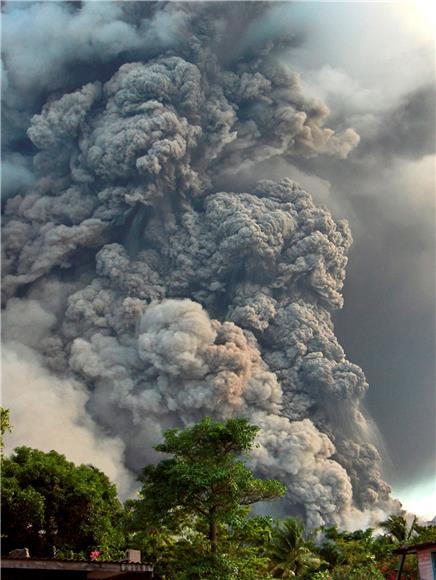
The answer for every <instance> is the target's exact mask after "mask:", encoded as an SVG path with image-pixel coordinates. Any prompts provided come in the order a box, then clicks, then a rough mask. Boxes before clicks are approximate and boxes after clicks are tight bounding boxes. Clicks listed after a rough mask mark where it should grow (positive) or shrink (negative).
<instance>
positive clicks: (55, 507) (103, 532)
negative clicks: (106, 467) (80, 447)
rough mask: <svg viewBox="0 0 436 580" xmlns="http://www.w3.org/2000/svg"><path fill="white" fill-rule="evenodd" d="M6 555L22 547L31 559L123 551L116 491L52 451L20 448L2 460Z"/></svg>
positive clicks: (91, 470) (103, 477) (85, 468)
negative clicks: (87, 552) (110, 549)
mask: <svg viewBox="0 0 436 580" xmlns="http://www.w3.org/2000/svg"><path fill="white" fill-rule="evenodd" d="M2 516H3V517H2V520H3V529H2V533H3V535H4V538H3V545H2V548H3V550H4V551H5V552H7V551H9V550H11V549H13V548H17V547H23V546H26V547H28V548H29V549H30V553H31V554H32V555H33V556H53V555H55V554H56V552H58V551H61V552H64V553H65V552H67V551H70V552H72V553H75V554H76V555H77V554H78V553H80V552H82V554H83V556H84V555H85V553H86V551H89V550H91V549H94V548H100V549H101V548H102V547H105V548H106V549H109V547H110V548H112V549H115V548H117V547H121V544H122V534H121V531H120V528H119V524H120V522H121V518H122V506H121V504H120V502H119V501H118V499H117V493H116V488H115V486H114V485H113V484H112V483H111V482H110V481H109V479H108V478H107V477H106V475H104V473H102V472H101V471H99V470H98V469H96V468H95V467H93V466H91V465H80V466H76V465H74V464H73V463H71V462H69V461H67V460H66V459H65V457H64V456H63V455H60V454H59V453H57V452H56V451H50V452H49V453H44V452H43V451H39V450H37V449H30V448H28V447H19V448H17V449H15V451H14V453H13V454H12V455H11V457H7V458H3V459H2Z"/></svg>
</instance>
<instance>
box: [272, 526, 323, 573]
mask: <svg viewBox="0 0 436 580" xmlns="http://www.w3.org/2000/svg"><path fill="white" fill-rule="evenodd" d="M268 556H269V558H270V560H271V572H272V574H273V576H274V578H293V577H295V576H299V575H301V574H304V573H305V572H307V571H308V570H309V569H316V568H319V565H320V563H321V560H320V558H319V557H318V556H316V554H314V552H313V546H312V543H311V541H310V538H308V537H307V536H306V535H305V530H304V524H303V522H302V520H300V519H299V518H287V519H286V520H283V521H282V522H280V523H279V524H278V526H277V527H276V528H274V530H273V535H272V539H271V542H270V544H269V547H268Z"/></svg>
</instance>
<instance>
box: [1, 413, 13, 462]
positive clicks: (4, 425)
mask: <svg viewBox="0 0 436 580" xmlns="http://www.w3.org/2000/svg"><path fill="white" fill-rule="evenodd" d="M11 431H12V425H11V418H10V414H9V409H4V408H3V407H0V451H1V452H3V447H4V436H5V435H6V433H10V432H11Z"/></svg>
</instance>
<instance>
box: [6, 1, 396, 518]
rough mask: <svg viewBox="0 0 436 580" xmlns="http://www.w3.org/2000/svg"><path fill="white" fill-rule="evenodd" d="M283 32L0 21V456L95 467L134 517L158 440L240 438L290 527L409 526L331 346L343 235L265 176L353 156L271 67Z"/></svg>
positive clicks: (283, 183) (300, 196) (109, 9)
mask: <svg viewBox="0 0 436 580" xmlns="http://www.w3.org/2000/svg"><path fill="white" fill-rule="evenodd" d="M276 9H277V5H271V4H268V3H260V2H259V3H258V2H255V3H238V2H234V3H224V4H221V3H214V2H208V3H193V4H190V3H176V2H173V3H165V2H159V3H154V2H149V3H140V2H138V3H137V2H128V3H127V2H126V3H101V2H87V3H78V2H75V3H62V4H61V3H55V2H53V3H48V2H47V3H24V4H20V3H16V2H13V3H6V5H5V7H4V12H5V14H4V32H3V42H4V44H5V46H6V51H5V61H4V63H3V66H4V69H3V70H4V88H3V98H4V104H3V114H4V119H3V134H4V140H3V142H4V145H5V146H6V148H7V150H6V153H5V156H4V160H5V173H4V181H3V191H4V194H5V203H4V221H3V245H2V250H3V259H4V262H3V300H4V309H5V310H4V315H3V334H4V347H3V355H4V362H3V390H4V404H5V405H6V406H8V407H9V408H11V413H12V420H13V423H14V432H13V434H12V436H11V438H10V441H9V445H10V446H14V445H16V444H18V443H21V444H22V443H26V444H29V445H34V446H37V447H39V448H42V449H50V448H52V447H56V448H57V449H58V450H60V451H62V452H64V453H66V454H67V455H68V457H69V458H71V459H72V460H76V461H85V462H92V463H95V464H96V465H98V466H100V467H102V468H103V469H104V470H105V471H106V473H107V474H108V475H109V476H111V477H112V478H114V479H115V480H116V482H117V483H118V485H119V487H120V490H121V493H123V494H126V493H129V491H130V490H131V489H132V482H133V480H134V473H135V471H137V470H138V469H139V468H141V467H142V466H143V465H144V464H145V463H146V462H148V461H154V460H155V459H156V454H155V452H154V451H153V449H152V448H153V445H155V444H156V443H157V442H158V441H160V439H161V437H162V433H163V431H164V430H165V429H167V428H169V427H174V426H179V427H182V426H184V425H187V424H191V423H192V422H194V421H196V420H198V419H200V418H201V417H203V416H205V415H211V416H213V417H214V418H216V419H225V418H228V417H232V416H245V417H248V418H249V419H250V420H251V421H252V422H253V423H255V424H257V425H259V426H261V428H262V431H261V434H260V436H259V447H258V448H257V449H256V450H255V452H254V454H253V458H252V466H253V467H254V468H255V469H256V471H257V472H258V473H259V474H261V475H265V476H268V477H276V478H278V479H281V480H282V481H284V482H285V483H286V484H287V486H288V494H287V496H286V499H285V500H284V501H283V502H282V505H281V506H280V509H281V510H282V512H284V513H299V514H302V515H304V516H305V518H306V520H307V522H308V523H309V524H310V525H312V526H318V525H320V524H322V523H334V522H336V523H340V524H342V525H347V526H351V525H353V524H354V525H356V524H357V525H364V524H366V523H369V522H375V521H376V520H377V519H378V518H380V517H383V514H384V513H386V512H392V511H394V510H396V509H398V504H397V503H396V502H395V501H394V500H392V498H391V497H390V489H389V486H388V485H387V484H386V483H385V482H384V480H383V477H382V475H381V464H382V459H381V457H380V453H379V450H380V446H381V440H380V437H379V435H378V431H377V428H376V427H375V425H374V424H373V422H372V421H371V419H370V418H369V417H368V416H367V415H366V413H365V411H364V407H363V399H364V395H365V392H366V390H367V387H368V385H367V381H366V379H365V375H364V373H363V371H362V370H361V368H360V367H358V366H357V365H355V364H353V363H352V362H350V361H349V360H348V359H347V357H346V355H345V353H344V350H343V348H342V347H341V345H340V344H339V343H338V341H337V339H336V337H335V334H334V328H333V324H332V314H333V313H334V312H335V311H336V310H337V309H339V308H341V307H342V304H343V300H342V293H341V292H342V288H343V283H344V279H345V268H346V265H347V254H348V252H349V249H350V245H351V243H352V238H351V234H350V230H349V227H348V225H347V223H346V221H344V220H337V219H334V218H333V217H332V215H331V213H330V212H329V210H328V209H326V208H323V207H320V206H318V205H317V204H315V203H314V201H313V199H312V197H311V195H310V194H309V193H307V192H306V191H304V190H303V189H302V188H301V186H299V185H298V184H297V183H295V182H294V181H291V180H290V179H286V178H285V179H281V180H280V179H279V180H271V179H262V177H263V176H262V175H259V173H261V170H260V169H259V168H261V167H266V168H268V169H267V170H266V171H265V175H266V174H267V173H268V175H267V177H271V175H270V174H271V172H272V171H273V172H274V168H275V167H276V168H278V169H277V171H276V172H275V173H276V174H277V175H279V174H280V177H284V176H283V175H281V174H282V173H283V167H285V168H286V167H289V166H290V165H292V166H295V165H298V164H299V165H298V166H300V167H301V168H302V169H301V171H303V170H305V169H306V167H308V166H309V165H306V164H310V163H313V162H314V161H313V160H315V159H318V158H319V159H322V158H323V157H325V158H330V159H332V160H333V159H341V160H343V162H344V163H345V160H346V159H347V157H348V156H349V155H350V153H351V152H352V151H353V149H354V148H355V147H356V146H357V145H358V143H359V136H358V134H357V132H356V131H355V130H354V129H353V128H351V127H347V126H345V125H344V124H343V123H341V121H340V120H338V121H337V125H338V127H339V129H337V130H333V129H331V128H329V124H328V117H329V110H328V108H327V106H326V105H325V104H324V103H323V102H322V100H319V99H315V98H313V97H311V96H310V92H308V90H307V89H305V88H303V86H302V83H301V82H300V79H299V77H298V75H296V74H295V72H294V71H293V70H292V68H289V66H287V65H285V64H284V63H283V58H281V55H282V54H283V51H288V52H289V51H291V54H292V50H294V49H297V48H298V47H299V46H301V44H302V43H303V40H304V34H303V33H302V32H301V30H300V32H298V33H296V32H293V31H292V28H291V29H290V30H291V32H289V31H284V30H283V28H281V27H277V26H272V25H271V18H272V15H273V12H274V10H276ZM23 30H26V31H27V33H26V35H25V37H24V36H23V35H22V31H23ZM18 36H19V37H20V41H19V50H14V49H13V47H16V46H17V43H16V41H17V38H18ZM288 65H289V63H288ZM319 163H322V162H321V161H319ZM335 163H339V161H335ZM247 175H251V176H252V179H251V180H249V179H248V178H247ZM305 175H306V174H305ZM253 176H256V180H257V181H258V182H257V183H256V184H255V183H253ZM273 177H274V176H273ZM247 183H249V185H247ZM313 183H314V185H316V184H319V183H320V180H318V181H317V179H316V178H314V179H313Z"/></svg>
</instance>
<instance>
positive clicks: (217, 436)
mask: <svg viewBox="0 0 436 580" xmlns="http://www.w3.org/2000/svg"><path fill="white" fill-rule="evenodd" d="M257 432H258V427H255V426H253V425H250V424H249V423H248V421H247V420H245V419H229V420H228V421H227V422H226V423H224V424H222V423H217V422H214V421H212V420H211V419H209V418H205V419H203V420H202V421H201V422H200V423H197V424H196V425H194V426H193V427H189V428H186V429H184V430H182V431H180V430H178V429H172V430H170V431H167V432H166V433H165V436H164V442H163V443H162V444H160V445H158V446H157V447H156V450H157V451H160V452H162V453H168V454H171V455H172V457H171V458H170V459H164V460H163V461H161V462H160V463H158V464H157V465H150V466H147V467H146V468H145V469H144V470H143V472H142V476H141V481H142V484H143V486H142V489H141V492H140V499H139V500H136V501H134V502H130V504H129V507H130V510H131V515H132V529H133V530H141V528H142V529H144V528H147V527H148V528H149V529H150V527H154V528H161V529H162V528H165V529H170V530H172V531H173V533H176V534H177V536H178V541H177V547H176V546H173V547H172V549H173V553H174V552H176V551H177V549H178V548H180V546H181V545H183V544H185V545H189V546H190V548H188V553H189V555H190V556H191V560H190V561H189V562H188V561H186V559H185V560H184V561H185V573H186V570H189V576H187V577H189V578H197V577H198V578H203V577H212V576H210V574H211V572H210V571H209V572H208V570H209V568H210V567H211V566H212V567H213V566H215V572H214V574H215V573H216V574H218V576H213V577H217V578H218V577H220V578H238V577H242V576H237V575H236V576H235V575H234V574H235V573H236V572H235V570H240V568H241V566H245V568H247V566H248V561H249V560H250V558H251V560H250V561H251V562H253V561H254V560H256V559H257V560H256V562H257V564H256V565H261V563H262V562H261V558H262V557H261V555H260V554H258V553H257V552H256V549H255V548H253V546H251V544H250V542H248V541H247V542H246V543H245V545H244V539H243V536H244V534H246V536H248V535H250V534H254V535H256V533H255V532H254V529H253V528H254V526H255V524H254V522H253V524H252V525H249V523H248V521H247V519H248V510H247V509H245V510H244V506H249V505H251V504H253V503H256V502H258V501H267V500H273V499H275V498H277V497H280V496H281V495H283V494H284V492H285V487H284V486H283V485H282V484H281V483H280V482H278V481H273V480H262V479H257V478H255V477H254V475H253V473H252V472H251V471H250V469H248V467H247V466H246V465H245V463H244V461H243V460H244V458H245V457H246V456H247V454H248V453H249V451H250V450H251V449H252V448H253V446H254V444H255V437H256V434H257ZM255 521H257V523H259V521H258V520H255ZM243 530H244V531H243ZM257 531H259V529H258V530H257ZM235 543H238V544H239V546H240V551H239V553H238V554H236V553H235V550H232V549H231V546H232V545H235ZM192 547H194V550H193V549H192ZM252 548H253V549H252ZM193 556H194V558H192V557H193ZM188 559H189V558H188ZM253 559H254V560H253ZM182 560H183V558H182ZM218 569H219V570H220V571H218ZM201 570H203V571H201ZM226 570H227V571H226ZM245 573H246V575H245V576H244V577H246V578H249V576H248V571H247V570H246V572H245ZM180 574H181V575H177V576H176V575H175V573H174V571H173V576H172V577H177V578H182V577H184V576H183V573H182V572H180ZM199 574H200V575H199ZM254 577H255V576H253V578H254Z"/></svg>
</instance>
